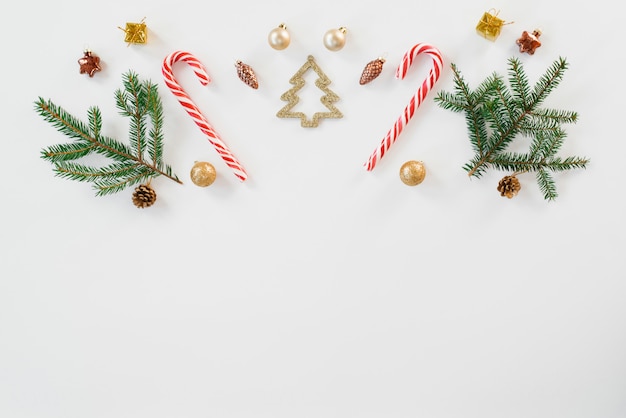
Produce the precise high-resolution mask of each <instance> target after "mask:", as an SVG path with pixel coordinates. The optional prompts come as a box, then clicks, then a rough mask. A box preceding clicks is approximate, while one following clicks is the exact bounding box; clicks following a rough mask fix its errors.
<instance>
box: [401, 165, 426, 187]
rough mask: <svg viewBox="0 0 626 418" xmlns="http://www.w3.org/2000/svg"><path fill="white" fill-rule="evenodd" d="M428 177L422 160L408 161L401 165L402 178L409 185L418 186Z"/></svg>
mask: <svg viewBox="0 0 626 418" xmlns="http://www.w3.org/2000/svg"><path fill="white" fill-rule="evenodd" d="M424 177H426V168H424V164H422V162H421V161H407V162H406V163H404V164H402V167H400V180H402V183H404V184H406V185H407V186H417V185H418V184H420V183H421V182H422V181H424Z"/></svg>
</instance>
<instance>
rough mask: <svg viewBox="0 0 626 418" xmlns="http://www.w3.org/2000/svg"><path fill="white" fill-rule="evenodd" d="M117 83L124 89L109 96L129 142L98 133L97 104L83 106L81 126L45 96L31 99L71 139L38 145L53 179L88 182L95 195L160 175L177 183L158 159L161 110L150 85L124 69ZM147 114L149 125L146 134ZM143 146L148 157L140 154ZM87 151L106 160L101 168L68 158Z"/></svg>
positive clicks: (117, 189) (99, 123)
mask: <svg viewBox="0 0 626 418" xmlns="http://www.w3.org/2000/svg"><path fill="white" fill-rule="evenodd" d="M123 85H124V88H125V89H124V90H117V91H116V92H115V99H116V104H117V107H118V109H119V111H120V114H121V115H122V116H126V117H129V118H130V123H129V142H130V146H129V145H126V144H124V143H122V142H119V141H117V140H115V139H113V138H110V137H107V136H103V135H102V134H101V130H102V115H101V113H100V110H99V109H98V108H97V107H95V106H94V107H91V108H90V109H89V110H88V112H87V117H88V122H89V123H88V124H85V123H84V122H82V121H81V120H79V119H78V118H76V117H74V116H72V115H71V114H70V113H68V112H67V111H66V110H65V109H63V108H61V107H60V106H57V105H56V104H54V103H53V102H52V101H51V100H44V99H43V98H41V97H40V98H39V100H38V101H36V102H35V109H36V111H37V112H38V113H39V114H40V115H41V116H42V117H43V118H44V120H45V121H47V122H48V123H50V124H51V125H52V126H54V127H55V128H56V129H57V130H58V131H59V132H61V133H63V134H64V135H66V136H68V137H70V138H71V139H74V142H73V143H68V144H58V145H52V146H50V147H48V148H45V149H43V150H42V153H41V157H42V158H43V159H45V160H47V161H50V162H51V163H53V164H54V168H53V171H54V172H55V174H56V175H57V176H59V177H63V178H66V179H70V180H75V181H81V182H91V183H93V186H94V188H95V189H96V190H97V193H96V195H97V196H102V195H106V194H111V193H116V192H119V191H121V190H123V189H125V188H126V187H129V186H132V185H134V184H137V183H139V182H143V181H149V180H150V179H152V178H153V177H157V176H160V175H162V176H165V177H167V178H169V179H170V180H173V181H175V182H177V183H179V184H182V182H181V181H180V180H179V178H178V177H177V176H176V175H175V174H173V172H172V168H171V167H170V166H168V165H166V164H164V163H163V161H162V159H163V128H162V125H163V110H162V105H161V101H160V98H159V96H158V91H157V86H156V84H152V83H150V82H141V81H140V80H139V78H138V77H137V75H136V74H135V73H133V72H132V71H129V72H127V73H126V74H124V76H123ZM148 116H149V119H150V123H151V125H152V126H151V129H150V131H149V132H148V134H146V133H147V121H146V118H147V117H148ZM145 150H148V152H149V154H150V158H149V159H146V158H145V156H144V151H145ZM92 153H96V154H99V155H102V156H104V157H106V158H107V159H109V160H112V162H111V163H110V164H109V165H106V166H104V167H93V166H89V165H85V164H80V163H76V162H74V160H78V159H80V158H82V157H86V156H88V155H90V154H92Z"/></svg>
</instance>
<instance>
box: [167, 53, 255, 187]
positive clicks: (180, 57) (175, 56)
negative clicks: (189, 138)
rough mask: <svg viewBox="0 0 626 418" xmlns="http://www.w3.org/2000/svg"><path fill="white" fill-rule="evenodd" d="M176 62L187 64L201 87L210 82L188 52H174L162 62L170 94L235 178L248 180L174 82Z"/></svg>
mask: <svg viewBox="0 0 626 418" xmlns="http://www.w3.org/2000/svg"><path fill="white" fill-rule="evenodd" d="M178 61H183V62H185V63H187V64H189V65H190V66H191V68H192V69H193V71H194V73H196V76H197V77H198V79H199V80H200V83H201V84H202V85H204V86H206V85H207V84H209V83H210V82H211V78H210V77H209V75H208V74H207V72H206V69H205V67H204V65H202V63H201V62H200V61H199V60H198V59H197V58H196V57H194V56H193V55H192V54H190V53H189V52H184V51H176V52H173V53H171V54H170V55H168V56H167V57H165V59H164V60H163V68H162V72H163V77H164V79H165V84H166V85H167V86H168V87H169V88H170V90H171V91H172V93H174V96H176V98H177V99H178V101H179V102H180V104H181V105H183V107H184V108H185V110H186V111H187V113H189V115H190V116H191V118H192V119H193V121H194V122H195V123H196V125H198V127H199V128H200V130H201V131H202V132H203V133H204V134H205V135H206V136H207V137H208V138H209V142H210V143H211V144H212V145H213V146H214V147H215V149H216V150H217V152H218V154H219V155H220V157H222V159H223V160H224V162H225V163H226V165H228V166H229V167H230V168H231V169H232V170H233V171H234V173H235V176H237V178H238V179H240V180H241V181H244V180H246V179H247V178H248V174H246V171H245V170H244V168H243V166H242V165H241V164H240V163H239V161H237V159H236V158H235V156H234V155H233V154H232V153H231V152H230V150H229V149H228V147H227V146H226V144H225V143H224V141H223V140H222V139H221V138H220V136H219V135H218V134H217V132H215V129H213V127H212V126H211V124H210V123H209V121H208V120H207V118H206V117H204V115H203V114H202V112H201V111H200V109H199V108H198V106H196V105H195V104H194V103H193V101H192V100H191V98H190V97H189V95H188V94H187V93H185V91H184V90H183V88H182V87H181V86H180V84H179V83H178V82H177V81H176V78H175V77H174V73H173V72H172V66H173V65H174V64H175V63H176V62H178Z"/></svg>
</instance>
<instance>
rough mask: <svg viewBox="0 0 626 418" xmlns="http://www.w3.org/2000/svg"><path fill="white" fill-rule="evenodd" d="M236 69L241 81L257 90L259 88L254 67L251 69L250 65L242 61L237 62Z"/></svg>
mask: <svg viewBox="0 0 626 418" xmlns="http://www.w3.org/2000/svg"><path fill="white" fill-rule="evenodd" d="M235 67H236V68H237V75H238V76H239V78H240V79H241V81H243V82H244V83H246V84H247V85H249V86H250V87H252V88H253V89H255V90H256V89H258V88H259V82H258V80H257V78H256V74H255V73H254V70H253V69H252V67H250V66H249V65H248V64H244V63H243V62H241V61H237V62H236V63H235Z"/></svg>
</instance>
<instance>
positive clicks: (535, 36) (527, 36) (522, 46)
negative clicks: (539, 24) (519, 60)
mask: <svg viewBox="0 0 626 418" xmlns="http://www.w3.org/2000/svg"><path fill="white" fill-rule="evenodd" d="M539 36H541V31H540V30H538V29H535V30H534V31H533V33H528V32H527V31H524V32H522V37H521V38H519V39H518V40H517V41H515V43H516V44H517V45H519V52H522V53H523V52H527V53H529V54H530V55H533V54H534V53H535V49H537V48H539V47H540V46H541V42H539Z"/></svg>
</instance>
